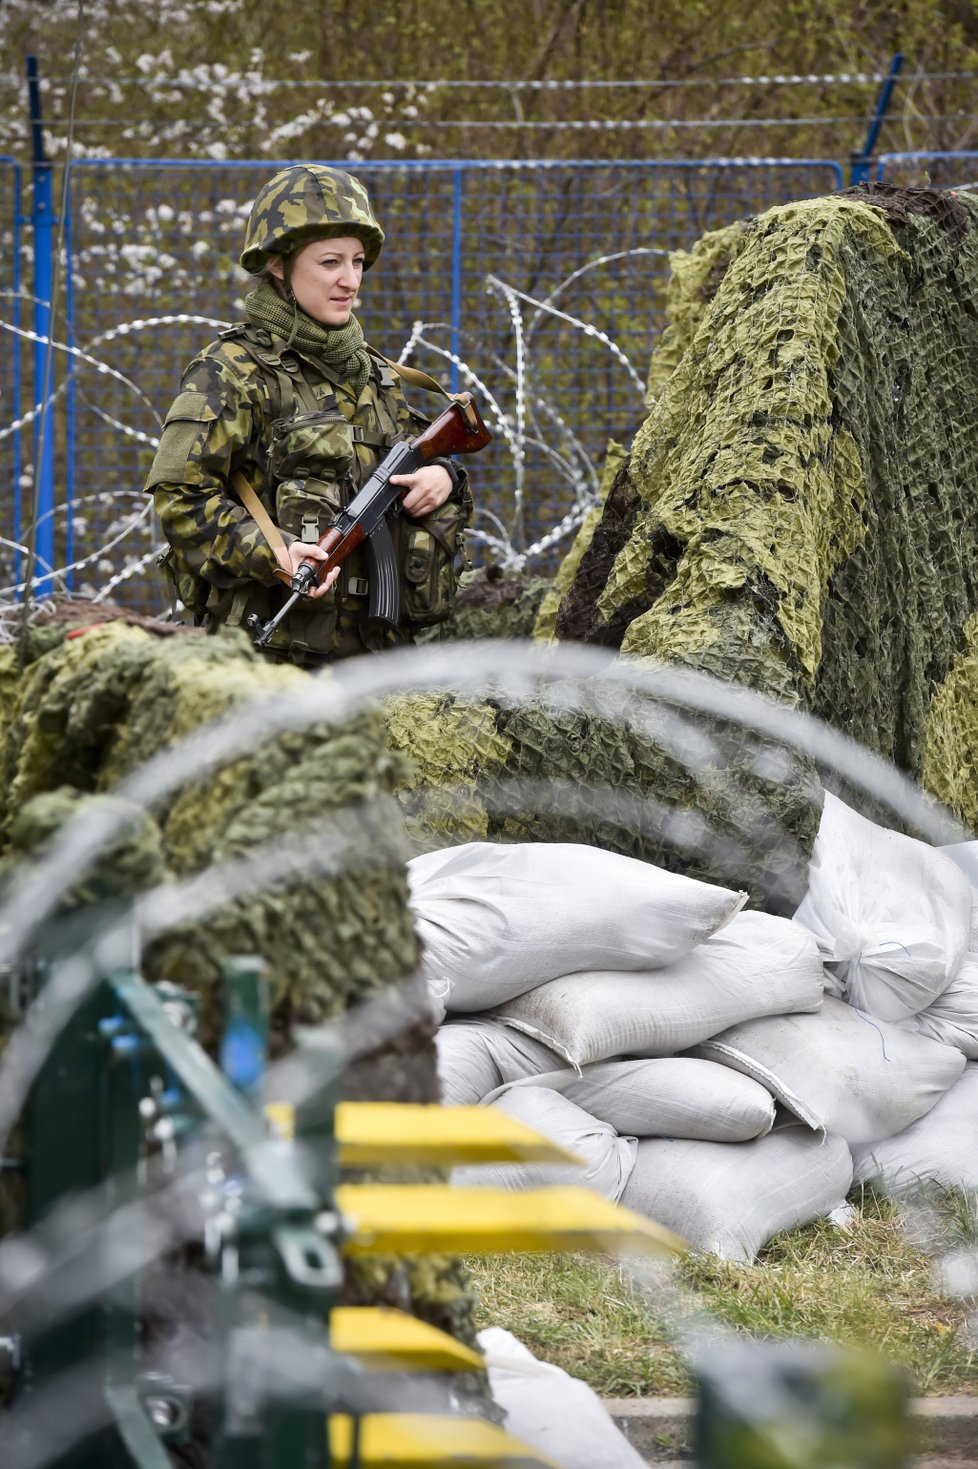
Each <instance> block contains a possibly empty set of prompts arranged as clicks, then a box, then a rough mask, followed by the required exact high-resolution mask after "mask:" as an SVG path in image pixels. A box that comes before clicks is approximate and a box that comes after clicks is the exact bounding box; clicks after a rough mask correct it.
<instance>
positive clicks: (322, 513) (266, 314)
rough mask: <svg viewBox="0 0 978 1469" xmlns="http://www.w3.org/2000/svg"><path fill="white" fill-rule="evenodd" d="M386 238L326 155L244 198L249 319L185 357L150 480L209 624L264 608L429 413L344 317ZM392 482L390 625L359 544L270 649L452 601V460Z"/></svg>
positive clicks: (320, 657) (460, 515)
mask: <svg viewBox="0 0 978 1469" xmlns="http://www.w3.org/2000/svg"><path fill="white" fill-rule="evenodd" d="M383 242H384V235H383V231H382V230H381V228H380V226H379V225H378V223H377V221H376V219H375V218H374V215H373V211H372V209H371V207H370V201H369V199H368V198H367V193H366V190H365V189H364V187H363V185H362V184H361V183H360V182H359V181H358V180H357V179H355V178H353V177H351V176H350V175H349V174H346V173H343V172H341V171H340V170H339V169H335V168H325V167H322V166H320V165H317V164H307V165H301V164H297V165H293V166H292V167H290V168H286V169H283V170H282V171H281V172H280V173H277V174H276V175H275V177H274V178H272V179H271V180H270V181H269V182H268V183H267V184H265V186H264V187H263V188H262V189H261V190H260V191H259V193H258V196H257V198H256V199H255V202H254V205H253V207H252V211H251V217H250V219H249V221H248V229H247V235H246V239H245V248H244V251H243V253H242V255H241V264H242V265H243V266H244V268H245V270H247V271H249V272H250V273H251V274H253V275H256V276H257V277H258V282H259V283H258V286H257V289H255V290H253V291H252V292H251V293H250V295H249V296H248V297H247V299H246V301H245V317H246V320H245V321H244V322H242V323H239V324H238V325H236V326H232V327H230V328H229V329H228V330H227V331H223V332H221V334H220V337H219V339H218V340H217V341H216V342H213V343H212V344H211V345H210V346H209V347H207V348H205V350H204V351H203V352H202V353H201V354H200V355H199V356H198V357H196V358H195V359H194V360H193V362H192V363H191V364H190V366H189V367H188V369H187V371H186V373H185V374H184V378H183V382H182V384H181V390H180V394H179V396H178V397H177V399H176V401H175V402H174V404H173V407H172V408H171V409H170V411H169V413H168V414H167V417H166V424H165V426H164V429H163V434H162V437H161V438H160V443H159V448H158V450H157V454H156V459H155V461H154V463H153V467H152V470H151V471H150V475H149V478H148V480H147V482H146V489H147V490H148V491H152V492H153V495H154V503H155V508H156V512H157V515H158V516H159V519H160V524H161V526H162V528H163V533H164V535H165V536H166V539H167V541H168V542H169V550H168V551H167V552H165V553H164V557H163V562H164V564H165V565H166V567H167V570H168V572H169V573H170V576H171V580H172V581H173V583H174V586H175V589H176V592H177V595H178V597H179V600H180V601H181V602H182V603H183V604H184V606H185V607H187V608H188V610H190V611H191V612H192V613H193V614H194V618H195V620H196V622H197V623H198V624H203V625H204V626H206V627H207V628H208V629H211V630H213V629H216V628H217V627H219V626H221V625H228V626H238V625H240V624H242V623H243V622H245V620H246V619H248V618H250V617H252V616H257V617H258V618H259V619H260V620H261V621H262V622H264V621H266V620H267V619H268V618H269V617H270V616H272V615H273V614H274V613H275V612H276V611H277V610H278V608H279V607H280V606H281V604H282V602H283V600H284V599H285V597H287V595H288V590H287V584H288V582H289V579H290V577H291V575H292V574H293V572H294V571H295V570H296V569H297V568H298V567H299V565H300V564H301V563H302V562H303V561H304V560H310V559H311V560H322V559H323V552H322V551H321V550H320V549H319V547H318V546H317V545H316V541H317V540H318V538H319V537H320V536H321V535H322V534H323V532H324V531H325V530H327V529H328V527H329V526H330V525H331V523H332V522H333V520H334V519H335V517H336V515H337V513H338V511H339V510H340V509H342V508H343V506H344V505H346V504H348V503H349V501H350V500H351V499H352V497H353V496H354V494H355V493H356V491H357V489H358V487H359V486H360V485H361V484H362V482H363V481H364V479H365V478H366V477H367V476H368V475H369V474H370V473H371V471H372V470H373V469H374V468H375V467H376V465H377V464H378V462H379V461H380V460H381V459H382V458H383V457H384V455H385V454H386V453H387V450H388V449H389V448H390V447H391V445H392V444H393V443H394V442H395V441H396V440H398V439H403V438H405V437H411V436H413V435H414V434H416V433H417V432H418V431H419V429H420V428H421V427H423V425H424V422H425V420H424V419H423V418H422V417H421V416H420V415H418V414H417V413H415V412H414V410H412V409H410V408H409V407H408V405H407V403H406V402H405V399H404V395H403V393H402V392H401V389H400V385H399V383H398V380H397V379H398V375H403V376H408V377H411V378H412V380H420V379H422V378H424V374H415V373H413V371H412V370H410V369H394V368H393V367H392V365H391V364H389V363H387V362H386V361H385V359H384V358H382V357H381V356H380V355H379V354H378V353H376V352H375V351H374V350H373V349H372V348H370V347H368V346H367V345H366V343H365V342H364V338H363V331H362V329H361V327H360V324H359V322H358V321H357V319H356V317H355V316H354V315H353V305H354V302H355V300H356V297H357V295H358V292H359V290H360V282H361V277H362V275H363V272H364V271H365V270H368V269H369V268H370V266H371V265H373V263H374V261H375V260H376V259H377V256H378V255H379V254H380V249H381V246H382V244H383ZM424 382H425V385H427V386H430V387H431V388H434V389H436V390H439V391H443V390H441V389H438V384H437V383H434V382H433V381H432V380H431V379H430V378H427V379H425V380H424ZM391 482H392V483H395V484H399V485H403V486H404V491H405V493H404V496H403V501H402V509H403V511H404V512H405V513H404V514H403V515H398V516H396V517H393V518H392V524H391V530H392V533H393V538H394V546H395V554H396V558H397V565H398V573H399V581H400V594H401V595H400V604H401V606H400V616H399V620H398V622H397V624H396V626H392V625H391V624H389V623H386V622H385V623H379V622H378V621H377V619H372V618H371V617H370V616H369V615H368V595H369V590H370V583H369V576H368V573H369V566H368V560H367V556H366V553H365V552H364V550H363V548H361V549H360V550H359V551H357V552H354V553H353V555H352V556H350V557H349V558H348V559H347V560H346V561H345V562H344V564H343V566H342V567H341V568H340V569H339V571H338V572H333V573H331V574H330V576H329V577H328V579H327V581H326V582H325V584H324V585H322V586H320V587H317V588H316V589H315V590H314V591H313V592H312V593H311V595H310V596H308V597H304V598H302V599H301V600H300V601H299V602H298V603H297V604H296V606H295V607H294V608H293V610H292V611H291V612H290V613H289V614H288V615H287V617H286V618H285V620H284V621H283V622H282V624H281V625H280V626H279V627H278V628H277V629H276V632H275V634H274V635H273V637H272V639H271V641H270V643H269V644H268V647H267V652H268V653H269V654H270V655H271V656H272V657H274V658H278V659H283V658H287V659H291V660H292V661H294V662H296V663H299V664H303V665H306V666H316V665H318V664H320V663H323V662H325V661H327V660H330V659H334V658H342V657H347V656H349V655H350V654H352V653H362V652H363V651H364V650H365V649H376V648H379V647H384V646H387V645H389V644H390V643H392V642H398V641H404V640H410V639H411V637H412V635H413V633H414V631H415V630H416V629H418V628H420V627H426V626H430V625H431V624H433V623H435V622H439V621H441V620H443V619H444V618H445V617H447V616H448V615H449V613H450V612H451V610H452V605H453V602H454V594H455V585H456V568H455V563H456V557H457V556H458V555H459V554H460V553H461V549H462V532H463V529H464V526H465V523H466V521H467V519H468V516H469V511H470V499H469V495H468V490H467V486H466V476H465V472H464V470H463V469H461V468H460V467H459V466H457V465H456V464H455V463H454V461H452V460H448V459H441V460H435V461H432V462H429V463H428V464H426V465H424V466H423V467H422V468H420V469H418V470H416V471H415V472H414V473H413V474H407V475H395V476H392V478H391ZM283 583H284V584H286V585H283Z"/></svg>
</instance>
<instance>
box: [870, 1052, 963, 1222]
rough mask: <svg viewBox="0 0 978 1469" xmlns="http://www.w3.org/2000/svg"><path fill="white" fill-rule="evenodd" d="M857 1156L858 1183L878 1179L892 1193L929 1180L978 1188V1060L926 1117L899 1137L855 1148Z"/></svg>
mask: <svg viewBox="0 0 978 1469" xmlns="http://www.w3.org/2000/svg"><path fill="white" fill-rule="evenodd" d="M853 1161H854V1163H855V1182H856V1183H868V1182H870V1181H871V1180H872V1179H879V1180H880V1181H881V1183H882V1184H883V1186H884V1187H885V1188H887V1189H889V1190H890V1191H891V1192H896V1193H899V1192H903V1191H905V1190H908V1189H913V1188H915V1187H917V1185H918V1184H920V1183H925V1182H928V1181H933V1182H935V1183H939V1184H943V1185H944V1187H945V1188H962V1189H967V1190H969V1191H970V1190H975V1189H978V1065H974V1064H969V1065H968V1066H966V1067H965V1070H964V1073H963V1075H962V1076H961V1077H959V1079H958V1080H957V1081H956V1082H955V1083H954V1085H953V1086H952V1087H951V1089H950V1091H948V1092H946V1093H945V1095H944V1096H943V1097H942V1098H941V1100H940V1101H939V1102H938V1103H937V1105H936V1107H933V1108H932V1109H931V1111H930V1112H928V1113H927V1116H926V1117H921V1118H920V1120H919V1121H918V1122H914V1123H913V1124H912V1125H911V1126H910V1127H907V1128H905V1129H904V1131H903V1132H900V1133H897V1135H896V1137H888V1138H885V1139H884V1140H883V1141H882V1142H877V1143H872V1144H870V1145H868V1146H866V1147H863V1148H854V1149H853Z"/></svg>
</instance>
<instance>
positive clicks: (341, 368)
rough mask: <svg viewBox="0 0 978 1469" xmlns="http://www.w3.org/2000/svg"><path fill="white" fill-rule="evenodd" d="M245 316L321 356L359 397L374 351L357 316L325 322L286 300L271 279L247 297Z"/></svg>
mask: <svg viewBox="0 0 978 1469" xmlns="http://www.w3.org/2000/svg"><path fill="white" fill-rule="evenodd" d="M245 316H246V317H247V318H248V320H249V321H250V322H252V323H253V324H254V325H255V326H262V327H265V329H266V330H267V331H270V332H274V333H275V335H276V336H277V337H284V338H285V340H286V342H287V343H288V345H289V346H292V344H293V343H295V345H296V347H298V349H299V351H300V352H305V353H307V354H308V355H309V356H310V357H318V358H320V360H321V361H323V362H325V364H326V366H327V367H332V368H334V369H335V370H336V371H337V372H339V373H342V375H343V377H344V379H345V380H346V381H347V382H348V383H349V384H350V386H351V387H352V388H353V390H354V392H355V393H356V395H357V397H358V398H359V396H360V394H361V393H362V392H363V390H364V388H365V387H366V386H367V379H368V378H369V376H370V354H369V353H368V352H367V350H366V348H365V346H364V342H363V327H362V326H361V325H360V323H359V322H358V321H357V319H356V317H355V316H351V317H350V319H349V321H348V322H347V324H346V326H323V325H322V323H321V322H318V321H314V320H313V318H312V317H311V316H307V315H306V313H305V312H304V311H302V310H301V309H300V308H299V307H298V306H290V305H289V304H288V303H287V302H285V301H283V300H282V298H281V296H280V295H279V294H278V292H277V291H276V289H275V287H274V286H271V285H269V283H268V282H267V281H262V283H261V285H259V286H257V287H256V288H255V290H253V291H251V292H249V294H248V295H247V296H246V297H245Z"/></svg>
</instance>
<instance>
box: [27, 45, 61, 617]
mask: <svg viewBox="0 0 978 1469" xmlns="http://www.w3.org/2000/svg"><path fill="white" fill-rule="evenodd" d="M27 89H28V96H29V99H30V113H31V145H32V147H31V151H32V157H33V164H34V176H33V189H32V210H31V223H32V225H33V227H34V331H35V333H36V334H37V336H38V337H42V338H43V339H44V340H43V341H38V342H35V344H34V402H35V407H36V408H38V409H39V410H40V411H39V413H38V417H37V418H36V419H35V422H34V455H35V476H36V484H37V494H36V497H35V504H34V515H35V527H34V553H35V558H36V566H35V576H40V577H43V576H44V575H45V573H46V572H50V571H51V570H52V569H53V567H54V434H53V432H52V423H51V415H50V412H45V411H44V410H43V408H42V406H41V405H42V400H43V397H44V389H45V380H46V377H47V358H48V352H49V350H50V347H49V345H48V339H49V337H50V336H51V335H52V328H53V322H52V319H51V292H52V289H53V285H54V226H55V218H54V204H53V200H54V188H53V174H54V169H53V167H52V164H51V161H50V159H49V158H48V157H47V156H46V154H45V152H44V133H43V129H42V124H41V89H40V84H39V80H38V71H37V57H36V56H28V58H27ZM53 377H54V374H53V373H52V375H51V382H50V384H49V387H50V389H51V390H52V391H53V388H54V381H53ZM42 428H43V430H44V431H43V432H42ZM42 586H44V587H45V591H43V592H40V593H39V595H47V594H48V593H50V590H51V581H50V579H48V580H47V582H46V583H45V582H42Z"/></svg>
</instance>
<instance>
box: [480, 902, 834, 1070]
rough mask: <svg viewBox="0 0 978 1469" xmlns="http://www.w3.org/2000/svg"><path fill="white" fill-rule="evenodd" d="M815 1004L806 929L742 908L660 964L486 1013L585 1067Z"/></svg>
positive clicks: (812, 948) (560, 983)
mask: <svg viewBox="0 0 978 1469" xmlns="http://www.w3.org/2000/svg"><path fill="white" fill-rule="evenodd" d="M821 1002H822V961H821V959H820V958H819V955H818V947H817V945H816V943H815V940H814V939H813V937H812V935H811V934H810V933H809V932H808V930H807V929H805V928H803V927H802V926H801V924H799V923H793V922H792V921H791V919H789V918H774V917H772V916H771V914H769V913H753V912H749V913H738V914H737V916H736V917H735V918H733V919H732V920H731V922H730V923H728V924H727V926H726V927H725V928H723V929H722V930H721V931H720V932H719V933H716V934H714V935H713V936H712V937H711V938H708V939H706V940H705V942H703V943H702V944H700V945H699V946H698V947H697V948H696V949H694V950H693V952H692V953H691V954H687V955H686V956H685V958H683V959H679V960H677V961H676V962H675V963H674V964H670V965H669V966H668V968H665V969H657V970H654V971H651V970H649V971H645V972H644V973H639V974H622V973H616V972H611V971H607V970H605V971H600V972H595V971H592V972H590V973H587V974H572V975H568V976H566V977H564V978H562V979H555V980H552V981H551V982H550V983H549V984H544V985H540V986H539V987H538V988H536V989H534V990H531V992H530V993H529V994H526V995H521V996H520V997H519V998H518V999H514V1000H510V1001H509V1002H508V1003H507V1004H505V1005H499V1006H497V1007H496V1008H495V1009H494V1010H493V1011H492V1012H491V1013H492V1015H493V1016H494V1017H495V1018H496V1019H499V1020H504V1021H505V1022H506V1024H507V1025H511V1026H513V1027H514V1028H515V1029H517V1030H520V1031H523V1032H524V1033H525V1034H526V1035H530V1036H533V1037H534V1039H536V1040H539V1041H542V1042H543V1044H544V1045H547V1046H552V1047H553V1049H554V1050H555V1051H558V1052H559V1053H560V1054H561V1055H562V1056H564V1057H566V1058H567V1060H568V1061H570V1063H571V1064H572V1065H575V1066H584V1065H585V1064H587V1063H589V1062H592V1061H604V1060H607V1059H608V1058H609V1057H611V1056H622V1055H634V1056H671V1055H673V1054H674V1053H675V1052H676V1051H684V1050H686V1049H687V1048H688V1047H689V1046H693V1045H695V1044H696V1042H697V1041H701V1040H705V1039H706V1038H707V1037H709V1036H713V1035H716V1034H717V1032H718V1031H720V1030H724V1029H726V1027H727V1026H729V1025H734V1024H736V1022H737V1021H738V1020H748V1019H750V1018H752V1017H753V1016H755V1015H781V1014H784V1013H786V1012H788V1011H794V1010H816V1009H817V1008H818V1007H819V1005H820V1004H821Z"/></svg>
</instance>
